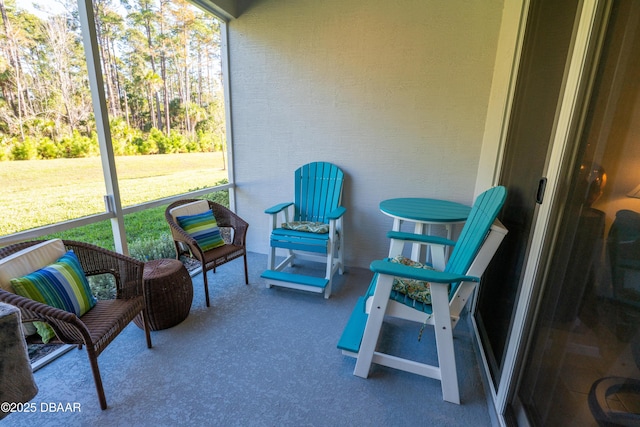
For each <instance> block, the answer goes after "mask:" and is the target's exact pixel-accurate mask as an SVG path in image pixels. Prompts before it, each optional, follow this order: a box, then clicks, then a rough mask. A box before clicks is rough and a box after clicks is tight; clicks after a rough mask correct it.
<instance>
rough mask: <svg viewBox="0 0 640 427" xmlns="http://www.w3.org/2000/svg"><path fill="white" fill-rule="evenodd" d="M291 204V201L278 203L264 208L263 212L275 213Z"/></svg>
mask: <svg viewBox="0 0 640 427" xmlns="http://www.w3.org/2000/svg"><path fill="white" fill-rule="evenodd" d="M292 204H293V202H287V203H280V204H278V205H275V206H272V207H270V208H269V209H265V211H264V213H266V214H269V215H273V214H277V213H278V212H280V211H282V210H283V209H285V208H288V207H289V206H291V205H292Z"/></svg>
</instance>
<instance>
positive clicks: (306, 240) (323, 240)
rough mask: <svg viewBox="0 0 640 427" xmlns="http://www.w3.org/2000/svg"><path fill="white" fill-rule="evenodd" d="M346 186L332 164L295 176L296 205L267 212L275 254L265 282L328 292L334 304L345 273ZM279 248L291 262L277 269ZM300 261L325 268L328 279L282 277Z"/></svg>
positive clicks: (311, 167)
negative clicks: (336, 280)
mask: <svg viewBox="0 0 640 427" xmlns="http://www.w3.org/2000/svg"><path fill="white" fill-rule="evenodd" d="M343 183H344V173H343V172H342V170H340V169H339V168H338V167H337V166H335V165H333V164H331V163H327V162H314V163H309V164H306V165H304V166H301V167H300V168H299V169H297V170H296V172H295V194H294V201H293V202H288V203H281V204H278V205H276V206H273V207H271V208H269V209H267V210H265V213H266V214H269V215H270V216H271V226H270V231H271V239H270V246H271V248H270V251H269V255H268V261H267V263H268V270H266V271H265V272H264V273H262V275H261V277H263V278H264V279H265V280H266V282H267V287H268V288H270V287H271V286H273V285H276V286H282V287H288V288H293V289H302V290H305V291H311V292H317V293H323V292H324V297H325V298H329V296H330V295H331V283H332V279H333V276H334V274H335V272H336V271H338V272H339V273H340V274H342V273H343V269H344V257H343V254H344V232H343V216H344V213H345V211H346V209H345V208H344V207H343V206H341V202H342V187H343ZM291 211H293V212H291ZM291 213H293V217H291ZM278 248H281V249H284V250H285V251H286V257H285V259H284V261H282V262H280V263H279V264H278V265H276V250H277V249H278ZM296 258H299V259H306V260H311V261H316V262H321V263H325V264H326V268H325V276H324V277H317V275H316V276H312V275H304V274H297V273H292V272H286V271H283V270H284V269H285V268H286V267H287V266H293V265H294V261H295V259H296Z"/></svg>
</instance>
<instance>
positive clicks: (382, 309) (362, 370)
mask: <svg viewBox="0 0 640 427" xmlns="http://www.w3.org/2000/svg"><path fill="white" fill-rule="evenodd" d="M376 280H377V283H376V291H375V292H374V294H373V302H372V304H371V312H370V313H369V317H368V318H367V325H366V326H365V328H364V334H363V335H362V343H361V344H360V351H359V352H358V358H357V360H356V367H355V369H354V371H353V375H356V376H358V377H361V378H367V377H368V376H369V369H370V368H371V362H372V361H373V353H374V352H375V351H376V346H377V344H378V337H379V336H380V328H381V327H382V321H383V320H384V315H385V313H386V311H387V304H388V303H389V294H390V293H391V286H392V284H393V277H392V276H387V275H382V274H381V275H378V278H377V279H376Z"/></svg>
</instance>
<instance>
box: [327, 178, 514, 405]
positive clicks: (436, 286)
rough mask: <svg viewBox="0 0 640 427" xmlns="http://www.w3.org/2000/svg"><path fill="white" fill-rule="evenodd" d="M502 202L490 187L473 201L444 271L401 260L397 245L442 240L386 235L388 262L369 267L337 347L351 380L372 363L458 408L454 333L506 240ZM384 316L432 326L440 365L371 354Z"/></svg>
mask: <svg viewBox="0 0 640 427" xmlns="http://www.w3.org/2000/svg"><path fill="white" fill-rule="evenodd" d="M505 197H506V190H505V188H504V187H494V188H492V189H490V190H487V191H485V192H484V193H482V194H481V195H480V196H478V198H477V199H476V202H475V203H474V205H473V208H472V209H471V212H470V214H469V217H468V218H467V222H466V223H465V225H464V227H463V229H462V231H461V234H460V237H459V239H458V241H457V242H452V241H449V242H448V244H450V245H454V247H453V251H452V253H451V257H450V258H449V260H448V261H447V264H446V266H445V269H444V271H437V270H433V269H429V268H425V266H423V265H417V263H415V262H414V261H410V260H407V259H403V258H402V256H401V254H402V249H403V244H402V242H407V243H411V244H413V243H419V244H430V243H432V242H433V243H436V244H442V243H443V242H445V241H446V239H443V238H441V237H433V236H425V235H417V234H412V233H403V232H397V231H391V232H389V233H388V234H387V236H388V237H389V238H391V239H392V245H391V251H390V257H389V258H387V259H385V260H378V261H373V262H372V263H371V270H372V271H373V272H374V273H375V274H374V277H373V280H372V281H371V285H370V286H369V289H368V290H367V293H366V294H365V295H364V296H363V297H360V298H359V300H358V302H357V303H356V306H355V308H354V310H353V312H352V314H351V317H350V318H349V321H348V322H347V326H346V327H345V329H344V332H343V333H342V336H341V338H340V341H339V342H338V348H339V349H341V350H342V353H343V354H345V355H347V356H352V357H355V358H357V361H356V366H355V369H354V375H356V376H359V377H362V378H366V377H367V376H368V375H369V369H370V367H371V364H372V363H376V364H379V365H384V366H388V367H391V368H395V369H400V370H403V371H407V372H411V373H414V374H418V375H422V376H426V377H429V378H434V379H439V380H440V381H441V382H442V394H443V398H444V400H446V401H448V402H453V403H457V404H459V403H460V393H459V389H458V376H457V372H456V360H455V354H454V345H453V328H454V327H455V326H456V324H457V322H458V320H459V318H460V312H461V311H462V309H463V308H464V306H465V305H466V303H467V301H468V300H469V299H470V298H471V296H472V294H473V292H474V290H475V288H476V286H477V284H478V283H479V282H480V276H482V273H483V272H484V270H485V268H486V267H487V265H488V264H489V262H490V261H491V258H492V257H493V255H494V254H495V252H496V250H497V249H498V246H500V243H501V242H502V239H503V238H504V236H505V235H506V234H507V230H506V229H505V228H504V226H503V225H502V224H501V223H500V221H499V220H498V219H497V218H496V216H497V215H498V212H499V211H500V209H501V208H502V205H503V204H504V200H505ZM407 264H408V265H407ZM416 267H421V268H416ZM428 288H430V290H428ZM429 291H430V295H429ZM385 316H390V317H396V318H401V319H406V320H409V321H414V322H418V323H422V324H425V325H432V326H433V327H434V331H435V341H436V348H437V354H438V361H439V365H438V366H434V365H429V364H425V363H420V362H417V361H414V360H408V359H403V358H400V357H397V356H394V355H390V354H385V353H382V352H379V351H376V346H377V342H378V337H379V335H380V328H381V326H382V323H383V321H384V318H385Z"/></svg>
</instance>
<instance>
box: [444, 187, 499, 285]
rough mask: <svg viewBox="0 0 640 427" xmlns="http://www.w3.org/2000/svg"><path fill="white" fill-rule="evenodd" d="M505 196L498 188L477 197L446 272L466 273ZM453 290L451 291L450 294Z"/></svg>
mask: <svg viewBox="0 0 640 427" xmlns="http://www.w3.org/2000/svg"><path fill="white" fill-rule="evenodd" d="M506 195H507V191H506V189H505V188H504V187H502V186H498V187H493V188H491V189H489V190H487V191H485V192H484V193H482V194H480V195H479V196H478V197H477V199H476V201H475V203H474V205H473V207H472V208H471V212H470V213H469V217H468V218H467V221H466V222H465V225H464V227H463V228H462V231H461V232H460V237H459V238H458V241H457V242H456V245H455V247H454V248H453V251H452V253H451V257H450V258H449V261H448V262H447V265H446V267H445V271H446V272H450V273H457V274H466V273H467V271H468V270H469V267H471V263H472V262H473V260H474V259H475V257H476V255H477V253H478V251H479V250H480V247H481V246H482V243H483V242H484V240H485V238H486V237H487V234H488V233H489V229H490V228H491V224H493V222H494V220H495V219H496V217H497V216H498V213H499V212H500V209H502V205H503V204H504V201H505V198H506ZM454 288H455V286H454ZM454 290H455V289H452V294H453V292H454Z"/></svg>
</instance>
